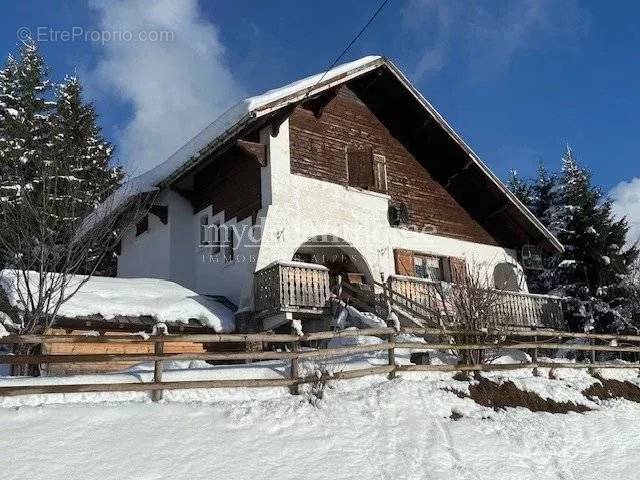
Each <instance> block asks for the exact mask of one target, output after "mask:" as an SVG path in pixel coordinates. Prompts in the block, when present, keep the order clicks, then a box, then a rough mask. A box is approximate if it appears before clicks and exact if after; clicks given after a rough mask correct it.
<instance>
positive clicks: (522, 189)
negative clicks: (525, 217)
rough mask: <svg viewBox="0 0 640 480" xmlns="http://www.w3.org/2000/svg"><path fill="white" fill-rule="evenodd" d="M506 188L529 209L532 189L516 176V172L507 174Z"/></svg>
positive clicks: (512, 171)
mask: <svg viewBox="0 0 640 480" xmlns="http://www.w3.org/2000/svg"><path fill="white" fill-rule="evenodd" d="M507 188H508V189H509V190H511V193H513V194H514V195H515V196H516V197H517V198H518V200H520V201H521V202H522V204H523V205H524V206H525V207H527V208H529V209H530V208H531V202H532V189H531V187H530V186H529V183H528V182H527V181H526V180H524V179H522V178H521V177H520V176H519V175H518V172H517V171H516V170H511V171H510V172H509V178H508V180H507Z"/></svg>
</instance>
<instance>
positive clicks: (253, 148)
mask: <svg viewBox="0 0 640 480" xmlns="http://www.w3.org/2000/svg"><path fill="white" fill-rule="evenodd" d="M236 146H237V147H238V148H240V150H242V151H243V152H244V153H247V154H249V155H250V156H252V157H255V159H256V160H257V161H258V164H259V165H260V166H261V167H266V166H267V146H266V145H265V144H263V143H257V142H249V141H247V140H238V141H237V142H236Z"/></svg>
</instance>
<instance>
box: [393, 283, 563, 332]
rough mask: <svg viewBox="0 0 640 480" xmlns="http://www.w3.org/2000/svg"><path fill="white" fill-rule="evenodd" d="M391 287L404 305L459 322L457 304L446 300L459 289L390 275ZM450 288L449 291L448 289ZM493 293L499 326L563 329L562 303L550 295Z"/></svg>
mask: <svg viewBox="0 0 640 480" xmlns="http://www.w3.org/2000/svg"><path fill="white" fill-rule="evenodd" d="M388 285H389V287H390V288H391V291H392V295H393V301H394V303H396V304H399V305H401V306H402V305H405V304H406V306H407V308H411V309H413V310H414V311H418V313H421V314H423V315H424V316H433V312H440V313H442V314H444V316H445V317H447V318H452V319H454V320H455V319H456V316H459V315H458V313H457V312H456V311H455V310H456V307H455V305H454V303H455V302H449V301H448V300H447V297H448V296H450V295H451V294H453V295H455V294H456V291H457V292H458V293H459V292H460V290H459V289H460V288H462V287H460V286H457V285H449V286H447V288H442V284H441V283H440V282H434V281H431V280H425V279H421V278H412V277H404V276H397V275H391V276H390V277H389V281H388ZM447 289H449V290H447ZM487 292H491V295H492V296H493V297H492V306H491V307H490V308H491V310H492V311H493V314H492V316H493V319H494V321H495V322H496V323H497V324H499V325H510V326H518V327H531V326H538V327H549V328H562V326H563V325H564V321H563V315H562V300H561V299H560V298H558V297H553V296H550V295H536V294H533V293H524V292H509V291H503V290H487Z"/></svg>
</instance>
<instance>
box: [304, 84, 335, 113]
mask: <svg viewBox="0 0 640 480" xmlns="http://www.w3.org/2000/svg"><path fill="white" fill-rule="evenodd" d="M340 88H341V87H340ZM340 88H333V89H331V90H329V91H327V92H324V93H322V94H320V95H318V96H316V97H314V98H311V99H310V100H308V101H307V102H305V103H304V104H303V108H307V109H309V110H311V112H313V115H314V116H315V117H316V119H319V118H320V117H322V113H323V112H324V109H325V108H326V107H327V105H329V104H330V103H331V101H332V100H333V99H334V98H336V95H338V91H339V90H340Z"/></svg>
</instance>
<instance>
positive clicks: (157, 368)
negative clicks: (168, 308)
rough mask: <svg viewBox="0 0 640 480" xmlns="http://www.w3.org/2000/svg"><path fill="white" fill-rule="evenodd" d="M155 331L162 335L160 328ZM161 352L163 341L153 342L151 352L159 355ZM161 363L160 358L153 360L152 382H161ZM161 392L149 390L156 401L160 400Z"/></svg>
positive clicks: (162, 350)
mask: <svg viewBox="0 0 640 480" xmlns="http://www.w3.org/2000/svg"><path fill="white" fill-rule="evenodd" d="M157 333H158V334H159V335H163V332H162V330H160V329H158V332H157ZM163 352H164V342H163V341H162V340H160V341H157V342H155V343H154V346H153V353H154V354H155V355H161V354H162V353H163ZM162 364H163V362H162V360H155V361H154V364H153V383H158V382H162ZM162 394H163V391H162V390H161V389H159V390H153V392H151V399H152V400H153V401H154V402H157V401H158V400H162Z"/></svg>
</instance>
